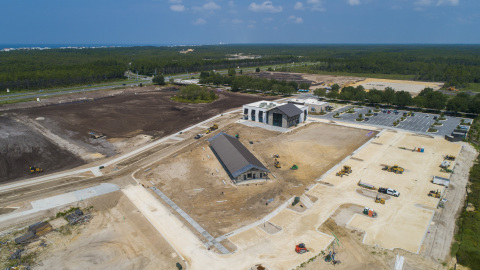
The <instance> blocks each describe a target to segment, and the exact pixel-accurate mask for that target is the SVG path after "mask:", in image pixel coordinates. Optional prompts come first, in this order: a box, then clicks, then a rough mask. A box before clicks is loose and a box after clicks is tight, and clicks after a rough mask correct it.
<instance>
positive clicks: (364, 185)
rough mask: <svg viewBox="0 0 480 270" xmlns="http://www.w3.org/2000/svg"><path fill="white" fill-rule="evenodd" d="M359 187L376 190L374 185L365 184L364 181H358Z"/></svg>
mask: <svg viewBox="0 0 480 270" xmlns="http://www.w3.org/2000/svg"><path fill="white" fill-rule="evenodd" d="M358 185H359V186H361V187H363V188H366V189H372V190H375V189H376V188H375V186H374V185H370V184H367V183H364V182H362V181H358Z"/></svg>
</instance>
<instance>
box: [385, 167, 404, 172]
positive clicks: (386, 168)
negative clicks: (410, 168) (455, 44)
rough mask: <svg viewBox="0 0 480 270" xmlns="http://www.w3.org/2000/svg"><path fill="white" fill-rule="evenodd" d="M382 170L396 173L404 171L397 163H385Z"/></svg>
mask: <svg viewBox="0 0 480 270" xmlns="http://www.w3.org/2000/svg"><path fill="white" fill-rule="evenodd" d="M383 170H384V171H387V172H394V173H396V174H402V173H403V172H404V169H403V168H402V167H399V166H398V165H393V166H387V165H385V167H384V168H383Z"/></svg>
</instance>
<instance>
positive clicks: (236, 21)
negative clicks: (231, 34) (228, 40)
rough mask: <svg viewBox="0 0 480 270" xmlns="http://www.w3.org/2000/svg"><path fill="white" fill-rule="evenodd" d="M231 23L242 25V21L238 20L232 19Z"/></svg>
mask: <svg viewBox="0 0 480 270" xmlns="http://www.w3.org/2000/svg"><path fill="white" fill-rule="evenodd" d="M232 23H235V24H239V23H243V21H242V20H240V19H233V20H232Z"/></svg>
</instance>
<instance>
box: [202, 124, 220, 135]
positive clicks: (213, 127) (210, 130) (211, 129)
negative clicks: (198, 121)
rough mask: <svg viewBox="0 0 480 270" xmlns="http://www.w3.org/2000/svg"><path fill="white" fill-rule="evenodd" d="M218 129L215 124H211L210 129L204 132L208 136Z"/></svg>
mask: <svg viewBox="0 0 480 270" xmlns="http://www.w3.org/2000/svg"><path fill="white" fill-rule="evenodd" d="M217 129H218V125H217V124H213V125H212V126H211V127H209V128H208V129H207V131H205V133H206V134H209V133H210V132H212V131H214V130H217Z"/></svg>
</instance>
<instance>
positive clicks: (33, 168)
mask: <svg viewBox="0 0 480 270" xmlns="http://www.w3.org/2000/svg"><path fill="white" fill-rule="evenodd" d="M36 172H43V169H42V168H39V167H35V166H30V173H36Z"/></svg>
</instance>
